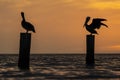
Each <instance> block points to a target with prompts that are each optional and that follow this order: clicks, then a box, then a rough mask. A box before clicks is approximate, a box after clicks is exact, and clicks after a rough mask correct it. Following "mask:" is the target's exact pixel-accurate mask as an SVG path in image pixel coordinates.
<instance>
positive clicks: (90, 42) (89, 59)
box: [86, 35, 95, 66]
mask: <svg viewBox="0 0 120 80" xmlns="http://www.w3.org/2000/svg"><path fill="white" fill-rule="evenodd" d="M94 46H95V35H87V36H86V48H87V49H86V65H88V66H93V65H94V64H95V61H94Z"/></svg>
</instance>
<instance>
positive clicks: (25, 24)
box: [21, 12, 35, 33]
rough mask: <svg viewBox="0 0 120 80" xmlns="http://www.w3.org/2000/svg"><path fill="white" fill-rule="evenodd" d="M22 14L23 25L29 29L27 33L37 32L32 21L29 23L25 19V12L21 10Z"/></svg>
mask: <svg viewBox="0 0 120 80" xmlns="http://www.w3.org/2000/svg"><path fill="white" fill-rule="evenodd" d="M21 16H22V19H23V20H22V22H21V25H22V27H23V28H24V29H26V30H27V31H26V33H28V31H33V32H35V29H34V26H33V25H32V24H31V23H29V22H27V21H26V20H25V16H24V12H21Z"/></svg>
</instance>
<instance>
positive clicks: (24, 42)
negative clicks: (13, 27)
mask: <svg viewBox="0 0 120 80" xmlns="http://www.w3.org/2000/svg"><path fill="white" fill-rule="evenodd" d="M30 47H31V33H20V48H19V60H18V67H19V69H21V70H29V63H30V61H29V59H30Z"/></svg>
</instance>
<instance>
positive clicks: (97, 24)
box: [84, 16, 108, 35]
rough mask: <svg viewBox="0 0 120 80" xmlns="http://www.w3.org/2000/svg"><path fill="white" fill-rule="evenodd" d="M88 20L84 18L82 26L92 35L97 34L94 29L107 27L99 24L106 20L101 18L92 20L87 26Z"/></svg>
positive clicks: (88, 18)
mask: <svg viewBox="0 0 120 80" xmlns="http://www.w3.org/2000/svg"><path fill="white" fill-rule="evenodd" d="M89 20H90V17H89V16H88V17H86V21H85V23H84V26H85V27H86V29H87V31H89V32H90V33H91V35H92V34H98V33H97V31H96V30H95V29H100V27H101V26H102V25H103V26H106V27H108V26H107V25H106V24H104V23H101V21H107V20H106V19H103V18H93V20H92V23H91V24H89V25H88V22H89Z"/></svg>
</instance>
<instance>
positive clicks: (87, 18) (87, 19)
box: [83, 16, 90, 27]
mask: <svg viewBox="0 0 120 80" xmlns="http://www.w3.org/2000/svg"><path fill="white" fill-rule="evenodd" d="M89 20H90V16H87V17H86V21H85V24H84V26H87V23H88V21H89ZM84 26H83V27H84Z"/></svg>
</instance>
